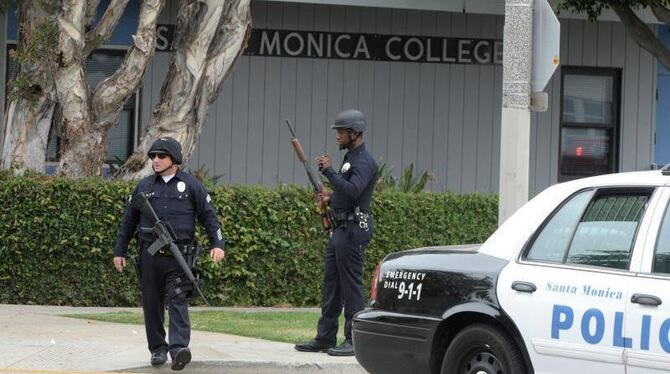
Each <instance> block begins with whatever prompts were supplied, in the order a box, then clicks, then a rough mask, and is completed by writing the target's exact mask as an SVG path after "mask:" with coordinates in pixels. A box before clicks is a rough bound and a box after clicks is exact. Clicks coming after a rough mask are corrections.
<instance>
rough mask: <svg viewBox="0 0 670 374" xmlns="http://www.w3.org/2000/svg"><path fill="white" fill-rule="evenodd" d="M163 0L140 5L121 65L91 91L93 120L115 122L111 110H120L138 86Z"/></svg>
mask: <svg viewBox="0 0 670 374" xmlns="http://www.w3.org/2000/svg"><path fill="white" fill-rule="evenodd" d="M163 5H165V0H144V2H143V3H142V8H141V9H140V20H139V25H138V27H137V33H136V34H135V35H133V45H132V47H130V49H129V50H128V52H127V53H126V57H125V59H124V61H123V64H122V65H121V67H120V68H119V69H118V70H117V71H116V72H114V74H113V75H112V76H111V77H109V78H107V79H105V80H103V81H102V82H100V83H99V84H98V86H97V87H96V89H95V91H94V93H93V109H94V118H95V123H96V124H98V125H102V126H111V125H113V124H114V123H116V117H115V116H114V114H117V113H118V112H120V110H121V108H122V104H123V103H124V102H125V101H126V100H127V99H128V98H129V97H130V96H131V95H132V94H133V92H135V91H136V90H137V87H138V86H139V84H140V83H141V81H142V77H143V76H144V71H145V70H146V67H147V65H148V63H149V61H150V60H151V57H152V56H153V55H154V52H155V49H156V23H157V21H158V14H159V13H160V11H161V10H162V9H163Z"/></svg>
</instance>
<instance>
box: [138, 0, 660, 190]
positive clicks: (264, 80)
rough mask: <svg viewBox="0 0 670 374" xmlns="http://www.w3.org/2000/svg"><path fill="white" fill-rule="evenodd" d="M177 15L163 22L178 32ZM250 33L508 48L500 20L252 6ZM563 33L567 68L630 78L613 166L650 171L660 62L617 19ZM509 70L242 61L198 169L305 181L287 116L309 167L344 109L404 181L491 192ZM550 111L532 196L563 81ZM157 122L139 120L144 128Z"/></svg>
mask: <svg viewBox="0 0 670 374" xmlns="http://www.w3.org/2000/svg"><path fill="white" fill-rule="evenodd" d="M169 7H171V8H172V9H171V10H172V12H165V14H164V17H168V18H169V19H166V20H165V21H163V22H169V23H174V14H175V13H174V8H175V5H174V4H169ZM252 17H253V26H254V27H256V28H267V29H289V30H307V31H333V32H352V33H379V34H401V35H403V34H404V35H433V36H452V37H467V38H492V39H502V37H503V22H504V21H503V19H504V18H503V16H496V15H476V14H463V13H449V12H435V11H420V10H402V9H385V8H370V7H351V6H336V5H315V4H294V3H281V2H261V1H256V2H252ZM561 22H562V35H561V37H562V38H561V39H562V43H561V44H562V50H561V60H562V64H564V65H569V66H593V67H616V68H624V69H623V72H622V76H621V78H622V81H621V83H622V86H621V87H622V94H621V113H620V139H619V169H620V170H621V171H629V170H638V169H646V168H648V167H649V165H650V163H651V162H652V160H653V132H654V123H655V118H654V113H655V109H654V108H655V100H654V98H655V89H656V87H655V84H656V78H655V77H656V64H655V63H654V59H653V57H652V56H651V55H650V54H649V53H647V52H646V51H644V50H642V49H641V48H639V47H638V45H637V44H636V43H635V42H634V41H633V40H632V39H631V38H630V36H628V35H627V34H626V32H625V31H624V28H623V26H622V25H621V24H620V23H616V22H598V23H589V22H587V21H583V20H575V19H570V20H567V19H564V20H562V21H561ZM168 59H169V55H168V54H165V53H158V54H157V56H156V58H155V59H154V61H153V63H152V65H151V67H150V68H149V71H148V72H147V76H146V79H145V85H144V88H143V95H142V100H143V105H142V106H143V108H145V109H146V108H152V107H153V105H154V104H155V102H156V101H157V99H158V96H159V93H160V85H161V84H162V79H163V77H164V75H165V72H166V71H167V67H168V62H169V61H168ZM501 85H502V66H500V65H459V64H429V63H405V62H368V61H345V60H335V59H330V60H325V59H306V58H284V57H281V58H279V57H257V56H254V57H250V56H243V57H241V58H240V60H239V61H238V63H237V66H236V67H235V71H234V73H233V74H232V75H231V76H230V77H229V79H228V81H227V82H226V83H225V86H224V89H223V91H222V93H221V96H220V97H219V99H218V100H217V102H216V104H215V105H213V106H212V107H211V108H210V111H209V116H208V120H207V125H206V126H205V127H204V128H203V130H202V134H201V137H200V140H199V144H198V148H197V152H196V154H195V155H194V157H193V159H192V160H191V165H192V167H197V166H200V165H205V166H206V167H207V169H208V170H209V173H210V175H222V176H223V177H222V180H223V181H225V182H227V183H246V184H258V183H260V184H266V185H274V184H276V183H279V182H281V183H306V177H305V174H304V171H303V170H302V166H301V165H300V164H299V163H298V162H297V160H296V158H295V157H294V156H293V151H292V149H291V148H290V145H289V134H288V131H287V129H286V128H285V127H284V125H283V120H284V119H285V118H289V119H291V120H292V121H293V122H294V123H295V126H296V129H297V131H298V134H299V137H300V139H301V141H302V143H303V146H304V148H305V151H306V152H307V153H308V155H309V156H310V157H315V156H316V155H317V154H319V153H322V152H328V153H330V154H333V155H339V157H341V155H342V154H341V153H340V152H339V151H338V150H337V148H336V145H335V140H334V132H333V131H332V130H330V129H328V125H329V124H330V123H331V122H332V120H333V118H334V117H335V115H336V114H337V113H338V112H339V111H340V110H342V109H345V108H350V107H355V108H359V109H360V110H362V111H363V112H364V113H365V114H366V116H367V118H368V120H369V124H370V130H369V132H368V133H367V134H366V135H365V139H366V142H367V144H368V146H369V149H370V150H371V152H372V154H373V155H374V156H375V157H377V158H379V159H381V160H382V161H383V162H387V163H388V164H389V165H390V166H392V167H393V171H394V174H395V175H396V176H397V175H399V173H400V172H401V171H402V170H403V169H404V168H405V167H407V166H408V165H410V164H413V165H414V166H415V170H428V171H430V172H432V173H434V175H435V180H434V181H432V182H431V184H430V188H431V189H432V190H434V191H439V190H445V189H446V190H450V191H454V192H470V191H480V192H496V191H497V189H498V173H499V155H500V145H499V144H500V113H501V109H502V107H501V105H502V104H501V90H502V86H501ZM547 92H548V93H549V102H550V107H549V111H547V112H546V113H538V114H533V115H532V132H531V145H530V147H531V165H530V167H531V168H530V170H531V176H530V193H531V195H534V194H536V193H538V192H540V191H542V190H543V189H544V188H546V187H547V186H549V185H551V184H554V183H556V182H557V178H558V177H557V176H558V157H559V130H560V125H559V121H560V92H561V90H560V72H557V73H556V74H555V75H554V78H553V79H552V80H551V82H550V83H549V85H548V87H547ZM149 115H150V111H148V110H145V111H144V112H143V113H142V123H143V124H146V123H148V119H149Z"/></svg>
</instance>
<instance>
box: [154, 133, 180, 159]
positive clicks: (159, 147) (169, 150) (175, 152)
mask: <svg viewBox="0 0 670 374" xmlns="http://www.w3.org/2000/svg"><path fill="white" fill-rule="evenodd" d="M159 152H163V153H166V154H168V155H170V157H172V161H173V162H174V163H175V164H181V163H182V161H183V157H182V154H181V144H179V142H178V141H177V140H175V139H174V138H170V137H164V138H159V139H157V140H156V141H155V142H154V144H152V145H151V148H149V152H147V154H149V155H150V154H152V153H159Z"/></svg>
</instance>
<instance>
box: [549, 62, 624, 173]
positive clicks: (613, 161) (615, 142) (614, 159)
mask: <svg viewBox="0 0 670 374" xmlns="http://www.w3.org/2000/svg"><path fill="white" fill-rule="evenodd" d="M566 75H590V76H606V77H612V113H610V115H611V116H612V123H611V124H608V123H596V122H585V123H580V122H566V121H565V120H564V119H563V113H564V109H565V108H564V98H565V96H564V95H565V77H566ZM559 101H560V109H559V116H560V117H559V129H558V169H557V174H558V175H557V180H558V182H559V183H560V182H566V181H570V180H575V179H579V178H586V177H589V176H594V175H595V174H594V175H584V176H583V177H576V178H575V177H571V176H570V177H569V176H565V175H563V174H562V172H561V170H562V168H563V156H562V154H563V148H562V146H563V128H565V127H567V128H577V129H607V130H611V132H612V136H611V138H610V142H609V146H610V154H609V157H608V161H609V163H610V170H609V172H610V173H614V172H617V171H618V170H619V153H620V152H619V141H620V136H621V134H620V132H621V118H620V117H621V116H620V115H619V114H620V113H621V69H619V68H600V67H584V66H563V67H561V97H560V100H559Z"/></svg>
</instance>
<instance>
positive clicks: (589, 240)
mask: <svg viewBox="0 0 670 374" xmlns="http://www.w3.org/2000/svg"><path fill="white" fill-rule="evenodd" d="M652 191H653V190H652V189H588V190H583V191H579V192H577V193H575V194H574V195H572V196H571V197H569V198H568V199H566V201H564V202H563V204H561V205H560V206H559V207H558V208H556V209H555V210H554V212H553V213H552V214H551V215H550V216H549V217H548V218H547V219H546V220H545V222H543V224H542V225H541V226H540V228H539V229H538V230H537V232H536V233H535V234H534V235H533V236H532V237H531V239H530V240H529V242H528V243H527V244H526V246H525V248H523V250H522V251H520V252H521V254H520V256H519V258H518V260H517V261H513V262H510V264H509V265H508V266H507V267H506V268H505V269H504V270H503V272H502V273H501V276H500V278H499V281H498V286H497V290H498V297H499V299H500V305H501V306H502V308H503V310H504V311H505V312H506V313H507V314H508V315H510V317H511V318H512V320H513V321H514V323H515V324H516V325H517V327H518V328H519V331H520V333H521V335H522V337H523V339H524V342H525V344H526V348H527V350H528V353H529V355H530V357H531V361H532V363H533V367H534V369H535V372H536V373H557V374H558V373H561V374H564V373H608V374H611V373H624V372H625V365H624V359H623V357H624V346H625V339H624V311H625V307H626V306H625V303H626V301H627V300H628V299H629V295H628V284H629V283H631V281H632V280H633V279H634V273H631V272H629V270H628V268H629V258H630V257H629V254H630V252H631V251H632V248H633V246H634V245H635V241H636V239H635V238H636V235H635V234H636V232H637V229H638V228H639V227H640V226H641V224H642V220H643V217H645V212H646V207H647V203H648V201H649V199H650V198H651V196H652Z"/></svg>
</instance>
